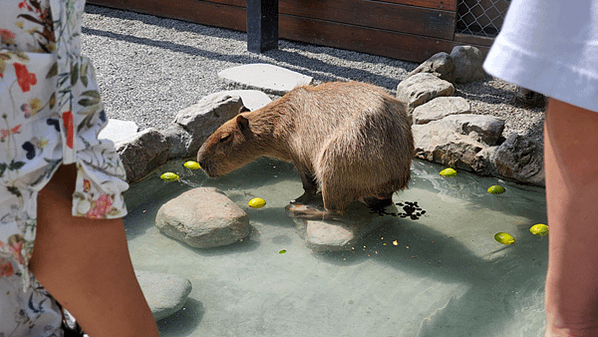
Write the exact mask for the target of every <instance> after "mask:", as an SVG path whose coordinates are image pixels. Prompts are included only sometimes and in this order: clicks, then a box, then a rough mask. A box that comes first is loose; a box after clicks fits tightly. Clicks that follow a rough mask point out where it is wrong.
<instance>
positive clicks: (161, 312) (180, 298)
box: [135, 270, 192, 321]
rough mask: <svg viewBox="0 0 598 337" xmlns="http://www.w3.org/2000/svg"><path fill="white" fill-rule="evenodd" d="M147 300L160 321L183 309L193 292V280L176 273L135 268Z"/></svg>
mask: <svg viewBox="0 0 598 337" xmlns="http://www.w3.org/2000/svg"><path fill="white" fill-rule="evenodd" d="M135 275H136V276H137V281H138V282H139V285H140V286H141V290H142V291H143V295H144V296H145V300H146V301H147V304H148V305H149V307H150V309H151V310H152V314H153V315H154V319H155V320H156V321H159V320H161V319H163V318H166V317H168V316H170V315H172V314H174V313H175V312H177V311H179V310H181V308H182V307H183V305H184V304H185V301H186V300H187V297H188V296H189V294H190V293H191V288H192V286H191V282H189V280H187V279H185V278H182V277H180V276H178V275H174V274H164V273H154V272H150V271H145V270H135Z"/></svg>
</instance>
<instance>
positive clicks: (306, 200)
mask: <svg viewBox="0 0 598 337" xmlns="http://www.w3.org/2000/svg"><path fill="white" fill-rule="evenodd" d="M297 169H298V170H299V175H300V176H301V183H303V194H302V195H301V196H300V197H298V198H296V199H295V200H291V203H293V204H304V205H305V204H310V203H314V202H316V201H318V200H319V198H318V197H317V193H318V182H317V181H316V178H315V177H314V175H313V174H312V173H311V172H309V171H308V170H307V169H305V168H297Z"/></svg>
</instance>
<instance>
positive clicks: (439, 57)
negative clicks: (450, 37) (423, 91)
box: [407, 52, 455, 83]
mask: <svg viewBox="0 0 598 337" xmlns="http://www.w3.org/2000/svg"><path fill="white" fill-rule="evenodd" d="M419 73H429V74H432V75H434V76H437V77H438V78H440V79H442V80H445V81H448V82H451V83H455V63H454V62H453V59H452V58H451V56H450V55H449V54H447V53H445V52H440V53H437V54H434V55H432V57H430V58H429V59H427V60H426V61H424V62H423V63H422V64H420V65H419V66H418V67H417V68H415V69H414V70H413V71H411V72H410V73H409V74H408V75H407V77H410V76H413V75H415V74H419Z"/></svg>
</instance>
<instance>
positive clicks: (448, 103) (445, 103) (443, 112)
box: [413, 97, 471, 124]
mask: <svg viewBox="0 0 598 337" xmlns="http://www.w3.org/2000/svg"><path fill="white" fill-rule="evenodd" d="M470 113H471V105H470V104H469V102H468V101H467V100H466V99H465V98H463V97H437V98H434V99H433V100H431V101H429V102H428V103H425V104H422V105H420V106H418V107H417V108H415V110H413V123H414V124H426V123H429V122H432V121H437V120H440V119H442V118H444V117H446V116H449V115H459V114H470Z"/></svg>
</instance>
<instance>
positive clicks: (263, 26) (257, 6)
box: [247, 0, 278, 53]
mask: <svg viewBox="0 0 598 337" xmlns="http://www.w3.org/2000/svg"><path fill="white" fill-rule="evenodd" d="M277 48H278V0H247V50H249V51H250V52H253V53H263V52H265V51H267V50H270V49H277Z"/></svg>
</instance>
